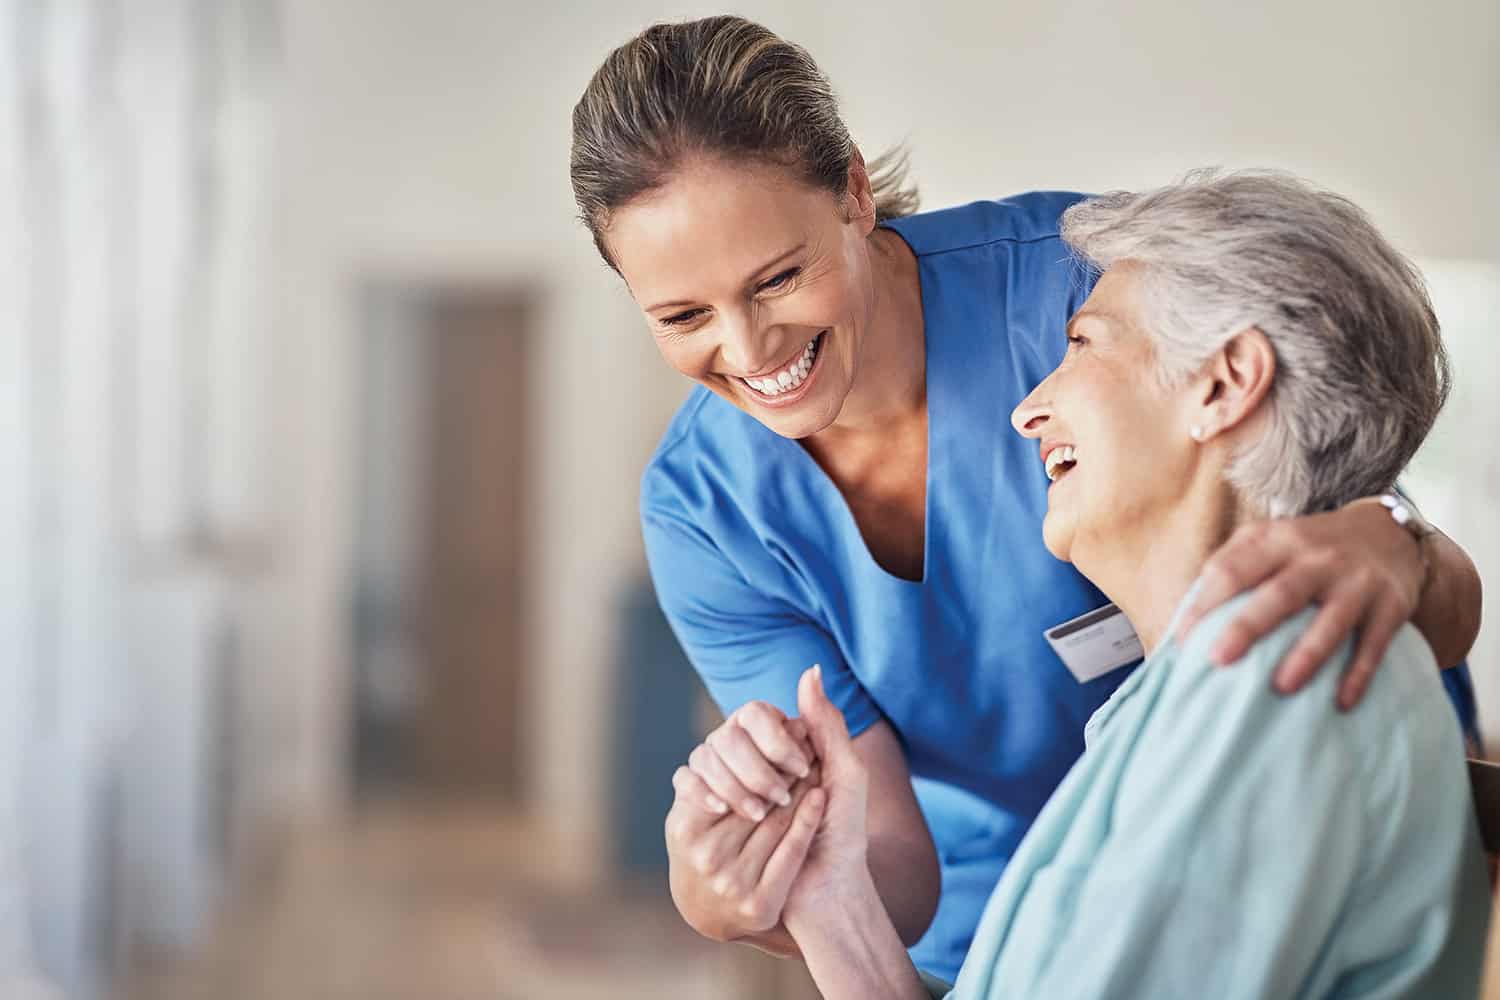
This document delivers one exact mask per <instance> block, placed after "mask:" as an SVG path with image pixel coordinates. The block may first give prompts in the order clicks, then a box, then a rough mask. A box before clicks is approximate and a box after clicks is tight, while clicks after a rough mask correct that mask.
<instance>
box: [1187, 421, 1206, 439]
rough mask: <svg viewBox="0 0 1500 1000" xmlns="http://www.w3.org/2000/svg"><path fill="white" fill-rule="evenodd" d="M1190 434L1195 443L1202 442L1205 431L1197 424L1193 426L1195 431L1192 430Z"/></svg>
mask: <svg viewBox="0 0 1500 1000" xmlns="http://www.w3.org/2000/svg"><path fill="white" fill-rule="evenodd" d="M1188 434H1189V435H1191V436H1192V438H1193V440H1194V441H1202V440H1203V434H1204V431H1203V428H1202V427H1200V426H1198V425H1197V424H1194V425H1193V429H1192V430H1190V431H1188Z"/></svg>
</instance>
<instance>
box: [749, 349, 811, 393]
mask: <svg viewBox="0 0 1500 1000" xmlns="http://www.w3.org/2000/svg"><path fill="white" fill-rule="evenodd" d="M817 343H818V338H817V337H814V338H813V339H812V340H809V341H808V342H807V346H806V347H804V348H802V353H801V354H799V355H798V356H797V359H796V360H795V361H793V362H791V363H790V364H788V365H787V366H786V367H785V368H783V369H782V370H781V371H779V372H777V373H776V374H775V375H767V376H766V377H764V378H742V379H741V380H740V381H742V382H744V383H745V384H746V385H748V386H749V387H750V388H752V389H754V390H755V391H756V392H758V393H760V394H761V395H762V396H779V395H781V394H782V393H783V392H790V391H791V390H793V389H795V388H796V387H797V386H799V385H801V384H802V381H803V380H804V379H805V378H807V373H808V372H810V371H812V367H813V362H814V358H815V357H816V353H815V352H816V348H817Z"/></svg>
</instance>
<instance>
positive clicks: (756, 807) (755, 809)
mask: <svg viewBox="0 0 1500 1000" xmlns="http://www.w3.org/2000/svg"><path fill="white" fill-rule="evenodd" d="M745 811H746V812H747V813H749V814H750V818H751V819H753V820H755V822H757V823H759V822H760V821H761V820H763V819H765V818H766V807H765V806H763V805H761V804H760V803H759V802H746V803H745Z"/></svg>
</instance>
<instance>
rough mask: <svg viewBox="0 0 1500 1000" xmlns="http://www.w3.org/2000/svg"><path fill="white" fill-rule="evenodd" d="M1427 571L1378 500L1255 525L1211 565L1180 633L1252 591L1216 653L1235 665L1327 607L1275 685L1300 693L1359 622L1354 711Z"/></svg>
mask: <svg viewBox="0 0 1500 1000" xmlns="http://www.w3.org/2000/svg"><path fill="white" fill-rule="evenodd" d="M1423 575H1424V572H1423V560H1422V554H1421V552H1420V550H1419V547H1418V544H1417V543H1416V542H1415V541H1414V540H1413V538H1412V537H1411V535H1409V534H1407V532H1406V531H1404V530H1403V529H1402V528H1401V527H1400V526H1399V525H1397V524H1396V523H1395V522H1394V521H1393V520H1392V519H1391V516H1390V513H1389V512H1388V511H1387V510H1385V509H1384V508H1383V507H1381V506H1380V504H1379V502H1378V501H1376V500H1374V499H1365V500H1359V501H1356V502H1354V503H1352V504H1350V505H1349V506H1347V507H1344V508H1342V509H1340V510H1336V511H1333V512H1331V513H1328V514H1313V515H1309V516H1307V517H1297V518H1286V519H1281V520H1272V521H1256V522H1251V523H1248V524H1244V525H1241V526H1240V528H1239V529H1238V530H1236V531H1235V533H1234V535H1233V536H1232V537H1231V538H1230V539H1229V541H1227V542H1225V543H1224V545H1223V546H1221V547H1220V548H1219V550H1218V551H1217V552H1216V553H1214V555H1213V556H1212V557H1211V558H1210V559H1209V561H1208V562H1207V563H1206V564H1205V566H1204V569H1203V573H1202V581H1203V582H1202V586H1200V587H1199V589H1198V593H1197V594H1196V595H1195V597H1194V599H1193V603H1192V604H1191V605H1190V606H1189V607H1188V609H1187V610H1186V611H1185V612H1184V617H1183V620H1182V625H1181V632H1182V634H1183V635H1184V636H1185V635H1187V633H1188V632H1189V631H1190V630H1191V629H1192V627H1193V625H1195V624H1196V623H1197V622H1198V621H1199V620H1200V619H1201V618H1202V617H1203V615H1205V614H1207V613H1208V612H1209V611H1211V610H1212V609H1214V608H1216V607H1218V606H1219V605H1220V604H1223V603H1224V602H1225V601H1227V600H1229V599H1230V598H1231V597H1233V596H1234V595H1236V594H1238V593H1240V592H1242V591H1245V590H1249V589H1251V588H1254V589H1255V593H1254V594H1253V596H1252V597H1251V599H1250V601H1249V602H1248V603H1247V604H1246V605H1245V607H1244V609H1243V610H1242V611H1241V612H1240V614H1239V616H1238V617H1237V618H1236V619H1235V620H1234V621H1233V622H1232V623H1231V624H1230V625H1229V627H1228V628H1226V629H1225V630H1224V633H1223V635H1221V636H1220V637H1219V640H1218V642H1217V644H1216V645H1215V646H1214V648H1213V650H1212V654H1211V655H1212V656H1213V658H1214V660H1215V661H1216V662H1218V663H1220V664H1228V663H1231V662H1233V661H1234V660H1236V659H1238V658H1239V657H1240V656H1242V655H1243V654H1244V653H1245V651H1246V650H1247V649H1249V648H1250V646H1251V645H1252V644H1253V643H1254V642H1255V641H1256V640H1257V639H1259V638H1260V637H1261V636H1264V635H1266V634H1267V633H1269V632H1271V631H1272V630H1273V629H1275V628H1276V626H1277V625H1279V624H1281V622H1282V621H1284V620H1285V619H1287V618H1289V617H1291V616H1292V615H1294V614H1296V613H1297V612H1299V611H1301V610H1302V609H1303V608H1305V607H1307V606H1308V605H1309V604H1317V605H1320V610H1319V612H1318V615H1317V618H1316V619H1315V620H1314V621H1313V623H1312V625H1311V626H1309V628H1308V629H1307V631H1306V632H1305V633H1304V634H1303V635H1302V638H1301V639H1300V640H1299V641H1298V642H1297V644H1296V646H1294V647H1293V648H1292V651H1291V652H1290V653H1288V654H1287V656H1286V658H1285V659H1284V660H1283V661H1282V662H1281V664H1280V666H1278V667H1277V669H1276V675H1275V678H1274V683H1275V685H1276V688H1277V690H1279V691H1282V692H1284V693H1291V692H1293V691H1296V690H1298V689H1299V688H1301V687H1302V685H1303V684H1305V683H1307V681H1308V680H1309V679H1311V678H1312V676H1313V675H1314V674H1315V673H1317V671H1318V668H1319V667H1321V666H1322V665H1323V663H1324V662H1325V661H1326V660H1327V659H1328V657H1329V656H1330V655H1332V653H1333V651H1334V650H1335V649H1336V648H1337V647H1338V645H1339V643H1340V642H1342V641H1343V640H1344V639H1345V637H1347V636H1348V635H1349V634H1350V632H1352V631H1353V630H1354V629H1356V628H1358V629H1359V630H1360V634H1359V642H1358V646H1357V648H1356V650H1355V654H1354V658H1353V660H1351V661H1350V666H1349V671H1348V673H1347V675H1346V676H1345V677H1344V680H1343V682H1342V684H1341V685H1340V687H1339V705H1340V706H1341V707H1343V708H1346V709H1347V708H1351V707H1353V706H1354V705H1355V704H1357V703H1358V702H1359V699H1360V698H1361V697H1363V695H1364V692H1365V687H1366V686H1367V685H1368V684H1369V682H1370V678H1371V676H1372V675H1373V674H1374V673H1375V668H1376V667H1377V666H1379V664H1380V661H1381V659H1382V658H1383V657H1384V656H1385V651H1386V647H1387V646H1389V645H1390V642H1391V639H1392V638H1393V637H1394V636H1395V634H1396V630H1397V629H1399V628H1400V627H1401V625H1402V623H1403V622H1405V621H1407V620H1408V619H1409V618H1411V616H1412V614H1413V613H1414V612H1415V611H1416V608H1417V604H1418V602H1419V600H1420V598H1421V590H1422V583H1423Z"/></svg>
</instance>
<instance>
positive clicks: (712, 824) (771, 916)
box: [666, 720, 823, 956]
mask: <svg viewBox="0 0 1500 1000" xmlns="http://www.w3.org/2000/svg"><path fill="white" fill-rule="evenodd" d="M785 726H786V728H787V736H788V738H789V739H791V741H792V742H793V743H794V744H796V745H797V749H798V752H799V753H800V754H801V755H802V756H803V757H804V758H805V759H808V760H810V759H811V758H812V752H811V748H810V747H809V746H808V745H807V743H806V729H805V727H804V726H803V724H802V722H801V721H800V720H788V721H787V722H786V723H785ZM820 777H821V776H820V773H819V769H818V767H817V766H816V765H813V766H812V767H811V768H809V770H808V773H807V776H806V777H805V778H801V779H798V780H796V781H794V782H793V783H792V784H791V785H790V787H789V789H788V802H787V804H786V805H784V806H783V805H776V806H772V807H771V808H770V810H769V811H768V812H766V813H765V814H764V816H763V819H761V820H760V821H756V820H752V819H748V818H746V817H745V816H742V815H740V814H739V813H737V812H733V811H730V810H729V809H728V807H727V806H726V805H725V804H724V802H723V800H721V799H719V798H718V796H717V795H715V794H714V793H713V792H712V791H711V790H710V789H709V787H708V785H707V783H705V782H704V780H703V779H702V778H701V777H700V776H699V775H698V774H697V773H696V772H695V771H694V770H693V769H692V768H690V767H681V768H678V769H677V773H676V774H675V775H673V778H672V783H673V785H674V786H675V788H676V791H677V794H676V797H675V799H674V801H673V803H672V809H671V811H670V812H669V813H668V814H667V822H666V835H667V855H668V858H669V859H670V882H671V887H672V899H673V902H675V903H676V904H677V909H678V910H679V911H680V912H681V913H682V916H683V919H684V920H686V921H687V923H688V925H689V926H691V927H692V928H693V929H694V930H696V931H697V932H698V933H700V934H702V935H703V936H705V937H708V938H711V939H713V940H716V941H742V942H745V943H747V944H753V945H755V946H757V947H759V948H761V949H763V950H765V951H768V952H771V953H772V954H776V955H781V956H790V955H795V954H796V952H797V948H796V944H795V943H794V942H793V941H792V939H791V937H790V935H788V934H787V932H786V929H785V927H784V926H783V925H782V921H781V914H782V908H783V907H784V905H785V903H786V897H787V893H788V892H789V891H790V889H791V886H792V881H793V879H794V877H795V876H796V874H797V871H798V870H799V869H800V868H801V866H802V861H803V858H804V857H805V856H806V854H807V849H808V846H809V845H810V843H811V841H812V835H813V831H814V830H815V829H816V828H817V822H818V816H819V811H820V809H821V806H822V801H823V800H822V793H821V792H820V791H818V792H817V794H815V795H813V796H812V797H811V798H809V796H808V793H809V791H817V785H818V783H819V781H820Z"/></svg>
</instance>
